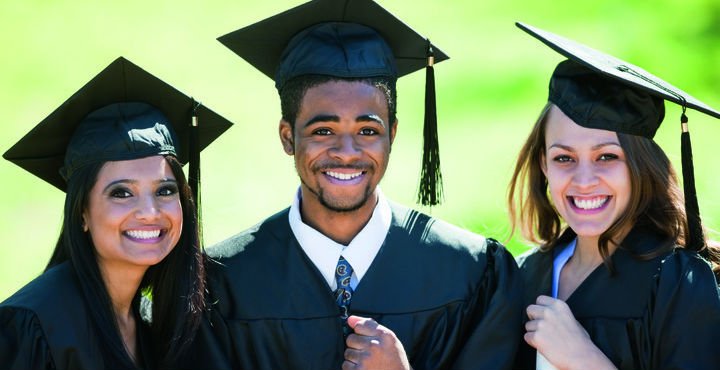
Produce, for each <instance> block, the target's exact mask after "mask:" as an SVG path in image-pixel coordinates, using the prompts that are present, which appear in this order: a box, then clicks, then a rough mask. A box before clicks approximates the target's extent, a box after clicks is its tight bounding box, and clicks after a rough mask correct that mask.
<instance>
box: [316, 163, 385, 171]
mask: <svg viewBox="0 0 720 370" xmlns="http://www.w3.org/2000/svg"><path fill="white" fill-rule="evenodd" d="M371 168H372V164H370V163H367V162H354V163H337V162H332V161H325V162H320V163H316V164H315V165H313V167H312V169H313V171H327V170H337V169H347V170H359V171H367V170H369V169H371Z"/></svg>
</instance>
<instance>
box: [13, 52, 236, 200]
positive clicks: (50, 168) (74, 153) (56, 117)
mask: <svg viewBox="0 0 720 370" xmlns="http://www.w3.org/2000/svg"><path fill="white" fill-rule="evenodd" d="M231 125H232V123H231V122H230V121H228V120H226V119H225V118H223V117H221V116H220V115H218V114H216V113H215V112H213V111H211V110H210V109H208V108H206V107H205V106H203V105H200V104H198V103H197V102H195V101H194V100H193V99H192V98H190V97H188V96H186V95H185V94H183V93H181V92H180V91H178V90H176V89H175V88H173V87H172V86H170V85H168V84H167V83H165V82H163V81H161V80H160V79H158V78H157V77H155V76H153V75H151V74H150V73H148V72H146V71H144V70H143V69H141V68H140V67H138V66H136V65H135V64H133V63H131V62H130V61H129V60H127V59H125V58H122V57H119V58H117V59H116V60H115V61H113V62H112V63H110V65H108V66H107V67H106V68H105V69H104V70H103V71H102V72H100V73H99V74H98V75H97V76H95V77H94V78H93V79H92V80H90V81H89V82H88V83H87V84H85V86H83V87H82V88H80V90H78V91H77V92H76V93H75V94H73V95H72V96H71V97H70V98H69V99H67V100H66V101H65V102H64V103H62V104H61V105H60V106H59V107H58V108H57V109H55V111H53V112H52V113H51V114H50V115H49V116H47V117H46V118H45V119H44V120H42V122H40V123H39V124H38V125H37V126H35V127H34V128H33V129H32V130H31V131H30V132H29V133H27V134H26V135H25V136H24V137H23V138H22V139H20V140H19V141H18V142H17V143H16V144H15V145H13V146H12V147H11V148H10V149H9V150H8V151H6V152H5V154H3V157H4V158H5V159H7V160H9V161H11V162H13V163H15V164H17V165H18V166H20V167H22V168H24V169H25V170H27V171H29V172H30V173H32V174H34V175H35V176H37V177H39V178H41V179H43V180H45V181H47V182H49V183H50V184H52V185H54V186H55V187H57V188H58V189H60V190H63V191H65V189H66V186H67V183H66V180H67V179H68V178H69V177H70V176H72V173H73V172H74V171H75V170H76V169H78V168H80V167H82V166H85V165H88V164H90V163H97V162H105V161H114V160H115V161H116V160H129V159H137V158H143V157H147V156H151V155H158V154H173V155H175V156H176V157H178V159H179V160H180V162H182V163H187V162H191V165H190V176H189V178H190V182H191V186H192V188H193V192H195V196H196V199H197V195H198V194H197V188H198V181H199V157H200V155H199V152H200V150H202V149H204V148H205V147H206V146H208V145H209V144H210V143H211V142H213V140H215V139H216V138H217V137H218V136H220V135H221V134H222V133H223V132H225V130H227V129H228V128H229V127H230V126H231Z"/></svg>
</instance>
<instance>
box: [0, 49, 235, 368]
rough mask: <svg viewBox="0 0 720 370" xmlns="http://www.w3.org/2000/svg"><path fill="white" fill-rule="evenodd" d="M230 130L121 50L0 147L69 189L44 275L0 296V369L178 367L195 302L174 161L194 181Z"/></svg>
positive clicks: (201, 303)
mask: <svg viewBox="0 0 720 370" xmlns="http://www.w3.org/2000/svg"><path fill="white" fill-rule="evenodd" d="M230 125H231V123H230V122H228V121H226V120H225V119H224V118H222V117H220V116H218V115H217V114H215V113H214V112H212V111H210V110H208V109H207V108H205V107H203V106H201V105H199V104H197V103H195V102H194V101H193V100H192V99H191V98H190V97H187V96H185V95H184V94H182V93H181V92H179V91H177V90H176V89H174V88H173V87H172V86H170V85H168V84H166V83H164V82H163V81H161V80H159V79H157V78H156V77H154V76H153V75H151V74H149V73H147V72H145V71H144V70H142V69H140V68H139V67H137V66H136V65H134V64H132V63H131V62H130V61H128V60H126V59H124V58H118V59H116V60H115V61H114V62H112V63H111V64H110V65H109V66H107V67H106V68H105V69H104V70H103V71H102V72H101V73H100V74H98V75H97V76H96V77H94V78H93V79H92V80H91V81H90V82H88V83H87V84H86V85H85V86H84V87H82V88H81V89H80V90H79V91H77V92H76V93H75V94H73V95H72V96H71V97H70V98H69V99H68V100H67V101H65V102H64V103H63V104H62V105H60V107H59V108H57V109H56V110H55V111H54V112H53V113H52V114H50V115H49V116H48V117H47V118H45V119H44V120H43V121H42V122H40V123H39V124H38V125H37V126H36V127H35V128H33V130H32V131H30V132H29V133H28V134H27V135H26V136H25V137H23V138H22V139H21V140H20V141H19V142H18V143H16V144H15V145H14V146H13V147H12V148H10V149H9V150H8V151H7V152H6V153H5V154H4V157H5V158H6V159H8V160H10V161H12V162H13V163H15V164H17V165H19V166H20V167H22V168H24V169H26V170H27V171H29V172H31V173H32V174H34V175H36V176H38V177H39V178H41V179H43V180H45V181H47V182H48V183H50V184H52V185H53V186H55V187H57V188H58V189H60V190H62V191H64V192H65V193H66V198H65V207H64V213H63V214H64V221H63V225H62V229H61V233H60V237H59V238H58V242H57V245H56V246H55V250H54V252H53V255H52V257H51V258H50V261H49V263H48V265H47V267H46V269H45V271H44V272H43V274H42V275H40V276H39V277H37V278H36V279H34V280H33V281H31V282H30V283H28V284H27V285H26V286H25V287H23V288H21V289H20V290H19V291H18V292H16V293H15V294H13V295H12V296H11V297H9V298H8V299H6V300H5V301H4V302H2V303H0V367H2V368H3V369H17V370H21V369H22V370H30V369H92V370H98V369H152V368H156V367H158V368H174V367H177V363H176V360H177V358H178V355H179V354H180V353H181V351H183V349H184V348H185V347H186V346H187V345H188V343H189V342H190V341H191V340H192V338H193V336H194V333H195V330H196V329H197V326H198V324H199V322H200V319H201V314H202V311H203V309H204V307H205V272H204V258H203V256H202V250H201V245H200V237H199V223H198V216H197V213H196V202H195V201H194V199H195V198H194V197H193V195H192V192H193V191H192V190H191V189H190V187H189V186H188V181H187V180H186V178H185V175H184V174H183V170H182V163H185V162H187V161H191V162H192V163H191V167H192V168H191V169H190V176H191V180H192V181H191V182H192V183H193V185H194V189H195V190H196V189H197V183H198V181H197V180H198V178H199V176H198V175H199V163H198V160H199V151H200V150H201V149H202V148H204V147H205V146H207V145H208V144H210V142H212V141H213V140H214V139H215V138H216V137H217V136H219V135H220V134H222V133H223V132H224V131H225V130H226V129H227V128H228V127H230Z"/></svg>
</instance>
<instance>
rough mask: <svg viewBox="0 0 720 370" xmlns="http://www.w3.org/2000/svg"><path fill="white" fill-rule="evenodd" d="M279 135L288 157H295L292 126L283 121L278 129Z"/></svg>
mask: <svg viewBox="0 0 720 370" xmlns="http://www.w3.org/2000/svg"><path fill="white" fill-rule="evenodd" d="M278 133H279V134H280V142H281V143H282V146H283V150H284V151H285V153H287V155H294V154H295V141H294V138H293V129H292V124H291V123H290V122H288V121H285V120H283V119H281V120H280V125H279V127H278Z"/></svg>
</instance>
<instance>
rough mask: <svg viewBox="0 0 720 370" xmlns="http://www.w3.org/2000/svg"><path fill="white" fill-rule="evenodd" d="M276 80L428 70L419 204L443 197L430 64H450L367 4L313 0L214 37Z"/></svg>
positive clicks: (368, 0)
mask: <svg viewBox="0 0 720 370" xmlns="http://www.w3.org/2000/svg"><path fill="white" fill-rule="evenodd" d="M218 40H219V41H220V42H221V43H223V44H224V45H225V46H227V47H228V48H230V50H232V51H233V52H235V53H236V54H238V55H239V56H240V57H242V58H243V59H245V60H246V61H247V62H248V63H250V64H252V65H253V66H254V67H255V68H257V69H258V70H260V71H261V72H262V73H264V74H265V75H267V76H268V77H270V78H272V79H273V80H274V81H275V86H276V87H277V89H278V91H280V90H281V89H282V88H283V87H284V85H285V83H286V82H287V81H288V80H290V79H292V78H293V77H297V76H301V75H311V74H312V75H328V76H333V77H338V78H364V77H389V78H392V79H396V78H398V77H402V76H404V75H406V74H409V73H412V72H414V71H417V70H419V69H421V68H426V93H425V123H424V130H423V131H424V134H423V136H424V143H423V165H422V174H421V179H420V189H419V197H418V199H419V201H420V202H421V203H422V204H423V205H436V204H438V203H439V202H440V199H441V198H442V176H441V173H440V157H439V148H438V139H437V113H436V107H435V83H434V70H433V64H434V63H435V62H440V61H443V60H446V59H448V56H447V55H445V54H444V53H443V52H442V51H440V50H439V49H437V48H436V47H434V46H433V45H432V44H431V43H430V41H429V40H428V39H426V38H424V37H422V36H420V35H419V34H418V33H416V32H415V31H413V30H412V29H411V28H410V27H408V26H407V25H405V24H404V23H403V22H402V21H400V20H399V19H397V18H396V17H395V16H394V15H392V14H391V13H390V12H388V11H387V10H385V9H383V8H382V7H381V6H380V5H378V4H377V3H375V2H374V1H372V0H313V1H309V2H307V3H304V4H301V5H299V6H297V7H295V8H292V9H289V10H287V11H284V12H282V13H280V14H277V15H274V16H272V17H270V18H267V19H264V20H262V21H260V22H257V23H255V24H252V25H250V26H247V27H245V28H241V29H239V30H236V31H233V32H231V33H228V34H226V35H224V36H221V37H219V38H218Z"/></svg>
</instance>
